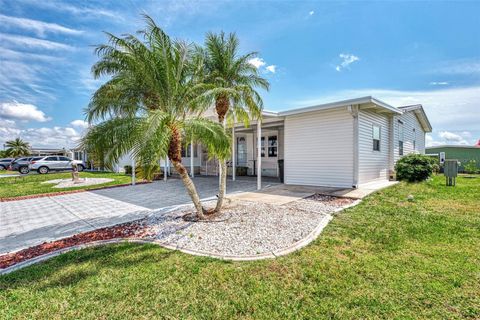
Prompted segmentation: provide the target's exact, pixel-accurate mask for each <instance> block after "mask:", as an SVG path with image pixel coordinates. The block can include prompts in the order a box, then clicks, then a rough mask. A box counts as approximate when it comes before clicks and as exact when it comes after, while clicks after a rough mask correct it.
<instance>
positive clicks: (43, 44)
mask: <svg viewBox="0 0 480 320" xmlns="http://www.w3.org/2000/svg"><path fill="white" fill-rule="evenodd" d="M0 41H3V42H4V43H9V44H11V45H14V46H19V47H22V48H23V47H27V48H36V49H45V50H72V49H73V47H72V46H69V45H67V44H64V43H60V42H55V41H50V40H43V39H38V38H32V37H25V36H19V35H13V34H6V33H0Z"/></svg>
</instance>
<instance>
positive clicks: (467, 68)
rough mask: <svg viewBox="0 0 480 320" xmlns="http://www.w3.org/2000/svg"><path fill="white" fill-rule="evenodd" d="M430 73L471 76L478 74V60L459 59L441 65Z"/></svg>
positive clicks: (479, 71) (479, 64)
mask: <svg viewBox="0 0 480 320" xmlns="http://www.w3.org/2000/svg"><path fill="white" fill-rule="evenodd" d="M432 73H440V74H461V75H472V74H479V73H480V59H478V58H476V59H461V60H452V61H446V62H443V63H441V64H440V65H439V66H438V67H437V68H434V69H433V70H432Z"/></svg>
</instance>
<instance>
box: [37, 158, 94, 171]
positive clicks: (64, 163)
mask: <svg viewBox="0 0 480 320" xmlns="http://www.w3.org/2000/svg"><path fill="white" fill-rule="evenodd" d="M72 163H76V164H77V168H78V171H83V170H84V169H85V163H84V162H83V161H80V160H72V159H70V158H68V157H64V156H47V157H43V158H41V159H40V160H37V161H32V162H31V163H30V165H29V168H30V170H36V171H37V172H38V173H40V174H44V173H48V172H49V171H59V170H72Z"/></svg>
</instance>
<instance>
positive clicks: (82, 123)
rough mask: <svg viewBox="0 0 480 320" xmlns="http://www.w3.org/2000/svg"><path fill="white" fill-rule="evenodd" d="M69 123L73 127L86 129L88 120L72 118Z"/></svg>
mask: <svg viewBox="0 0 480 320" xmlns="http://www.w3.org/2000/svg"><path fill="white" fill-rule="evenodd" d="M70 125H72V126H73V127H77V128H80V129H87V128H88V122H86V121H83V120H73V121H72V122H70Z"/></svg>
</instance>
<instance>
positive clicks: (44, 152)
mask: <svg viewBox="0 0 480 320" xmlns="http://www.w3.org/2000/svg"><path fill="white" fill-rule="evenodd" d="M30 155H32V156H67V157H69V156H71V152H70V150H67V149H65V148H62V149H51V148H50V149H48V148H31V149H30Z"/></svg>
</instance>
